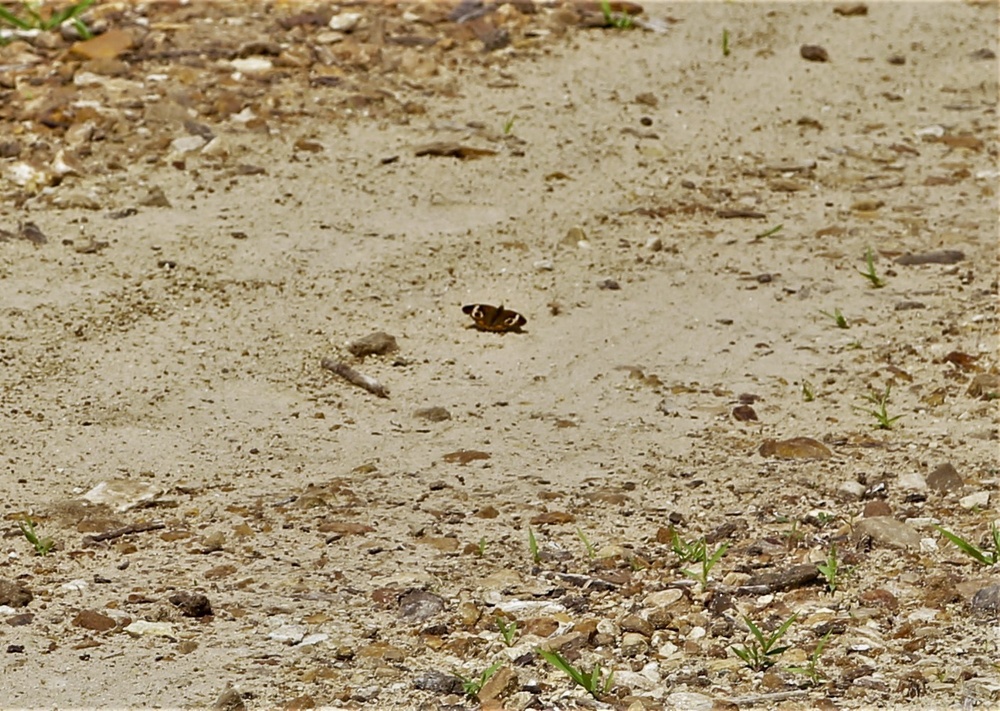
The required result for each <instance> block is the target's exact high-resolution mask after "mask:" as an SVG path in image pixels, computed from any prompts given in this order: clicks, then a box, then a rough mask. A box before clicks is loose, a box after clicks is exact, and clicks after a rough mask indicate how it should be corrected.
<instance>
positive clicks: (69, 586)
mask: <svg viewBox="0 0 1000 711" xmlns="http://www.w3.org/2000/svg"><path fill="white" fill-rule="evenodd" d="M89 587H90V583H88V582H87V581H86V580H81V579H80V578H77V579H76V580H70V581H69V582H68V583H63V584H62V589H63V590H74V591H76V592H80V591H82V590H86V589H87V588H89Z"/></svg>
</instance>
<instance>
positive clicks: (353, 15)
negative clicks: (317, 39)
mask: <svg viewBox="0 0 1000 711" xmlns="http://www.w3.org/2000/svg"><path fill="white" fill-rule="evenodd" d="M362 17H364V15H362V14H361V13H360V12H342V13H340V14H339V15H334V16H333V17H331V18H330V29H331V30H337V31H338V32H350V31H351V30H353V29H354V28H355V27H357V26H358V23H359V22H361V18H362Z"/></svg>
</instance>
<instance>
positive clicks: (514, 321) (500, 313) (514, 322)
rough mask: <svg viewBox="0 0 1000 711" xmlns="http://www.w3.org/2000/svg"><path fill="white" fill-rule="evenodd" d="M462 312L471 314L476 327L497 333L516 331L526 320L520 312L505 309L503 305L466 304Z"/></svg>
mask: <svg viewBox="0 0 1000 711" xmlns="http://www.w3.org/2000/svg"><path fill="white" fill-rule="evenodd" d="M462 312H463V313H466V314H468V315H469V316H471V317H472V320H473V321H475V323H476V328H478V329H480V330H483V331H495V332H498V333H503V332H505V331H517V330H520V328H521V327H522V326H523V325H524V324H526V323H527V322H528V319H526V318H525V317H524V316H522V315H521V314H519V313H517V312H516V311H511V310H510V309H505V308H504V307H503V306H490V305H489V304H468V305H467V306H463V307H462Z"/></svg>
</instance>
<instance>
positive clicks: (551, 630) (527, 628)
mask: <svg viewBox="0 0 1000 711" xmlns="http://www.w3.org/2000/svg"><path fill="white" fill-rule="evenodd" d="M558 629H559V621H558V620H556V619H555V618H554V617H532V618H531V619H530V620H528V621H527V622H525V623H524V632H525V634H534V635H538V636H539V637H548V636H549V635H553V634H555V633H556V630H558ZM574 629H575V628H574Z"/></svg>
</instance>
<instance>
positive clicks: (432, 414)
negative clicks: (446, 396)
mask: <svg viewBox="0 0 1000 711" xmlns="http://www.w3.org/2000/svg"><path fill="white" fill-rule="evenodd" d="M413 416H414V417H415V418H417V419H418V420H427V421H428V422H444V421H446V420H450V419H451V413H450V412H448V411H447V410H446V409H445V408H443V407H422V408H420V409H419V410H414V411H413Z"/></svg>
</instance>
